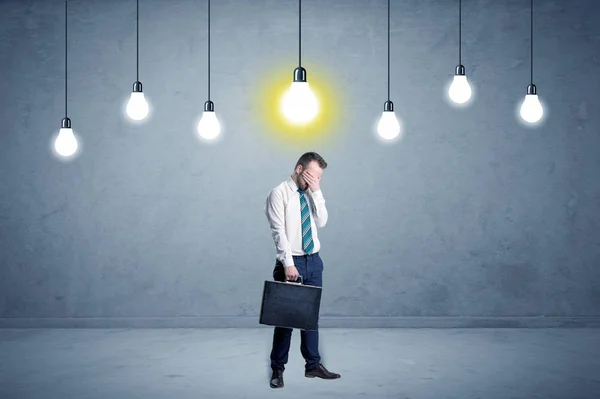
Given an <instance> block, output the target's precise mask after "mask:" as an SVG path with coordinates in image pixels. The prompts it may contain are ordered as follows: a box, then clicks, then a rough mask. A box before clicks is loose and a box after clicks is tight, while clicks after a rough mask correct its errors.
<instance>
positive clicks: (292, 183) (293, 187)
mask: <svg viewBox="0 0 600 399" xmlns="http://www.w3.org/2000/svg"><path fill="white" fill-rule="evenodd" d="M287 184H288V187H289V188H290V190H292V191H293V192H295V193H297V192H298V185H297V184H296V182H295V181H294V179H292V177H291V176H290V178H289V179H288V180H287Z"/></svg>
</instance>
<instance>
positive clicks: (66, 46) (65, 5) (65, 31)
mask: <svg viewBox="0 0 600 399" xmlns="http://www.w3.org/2000/svg"><path fill="white" fill-rule="evenodd" d="M67 115H68V113H67V1H66V0H65V118H67Z"/></svg>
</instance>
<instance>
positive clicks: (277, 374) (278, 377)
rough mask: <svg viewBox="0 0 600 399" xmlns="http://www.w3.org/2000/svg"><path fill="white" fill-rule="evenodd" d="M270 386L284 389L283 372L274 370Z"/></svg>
mask: <svg viewBox="0 0 600 399" xmlns="http://www.w3.org/2000/svg"><path fill="white" fill-rule="evenodd" d="M270 385H271V388H283V370H273V375H272V376H271V382H270Z"/></svg>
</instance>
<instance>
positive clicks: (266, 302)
mask: <svg viewBox="0 0 600 399" xmlns="http://www.w3.org/2000/svg"><path fill="white" fill-rule="evenodd" d="M300 279H302V276H300ZM301 281H302V280H301ZM320 307H321V287H315V286H312V285H303V284H302V283H301V282H300V283H295V282H290V281H287V282H282V281H265V287H264V289H263V297H262V304H261V307H260V320H259V323H260V324H266V325H269V326H275V327H286V328H299V329H301V330H317V329H318V327H317V326H318V322H319V308H320Z"/></svg>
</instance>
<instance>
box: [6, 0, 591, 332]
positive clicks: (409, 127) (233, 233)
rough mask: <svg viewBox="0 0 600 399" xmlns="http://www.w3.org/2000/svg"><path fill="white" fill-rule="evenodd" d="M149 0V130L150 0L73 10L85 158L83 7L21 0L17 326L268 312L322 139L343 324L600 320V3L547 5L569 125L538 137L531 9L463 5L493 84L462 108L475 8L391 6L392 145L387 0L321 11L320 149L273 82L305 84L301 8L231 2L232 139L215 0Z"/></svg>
mask: <svg viewBox="0 0 600 399" xmlns="http://www.w3.org/2000/svg"><path fill="white" fill-rule="evenodd" d="M140 3H141V10H140V34H141V37H140V80H141V81H142V83H143V84H144V91H145V92H146V95H147V97H148V98H149V100H150V102H151V104H152V107H153V113H152V116H151V119H150V120H149V121H148V122H147V123H145V124H143V125H140V126H137V125H132V124H130V123H129V122H127V120H125V118H124V117H123V113H122V108H123V104H124V101H126V100H127V98H128V96H129V93H130V91H131V85H132V83H133V81H134V80H135V1H133V0H131V1H99V0H86V1H83V0H82V1H72V2H70V3H69V7H70V12H69V15H70V20H69V69H68V70H69V117H70V118H71V120H72V122H73V127H74V130H75V131H76V132H77V133H78V134H79V135H80V138H81V143H82V151H81V153H80V155H79V157H78V158H77V159H76V160H74V161H73V162H70V163H63V162H59V161H57V160H56V159H55V158H54V157H53V155H52V153H51V151H50V150H49V147H50V140H51V137H52V135H54V134H55V133H56V132H57V131H58V128H59V127H60V121H61V118H62V117H63V112H64V91H63V90H64V75H63V73H64V72H63V71H64V70H63V68H64V65H63V61H64V58H63V57H64V53H63V46H64V37H63V33H64V31H63V29H64V25H63V12H64V8H63V7H64V3H63V2H61V1H54V0H53V1H2V2H0V55H1V60H2V61H1V62H0V76H1V78H0V96H1V97H0V100H1V107H0V121H1V126H2V128H1V132H2V144H1V145H0V193H1V196H0V262H1V264H0V317H1V318H2V319H1V321H2V323H4V325H7V324H8V325H15V323H17V324H18V321H19V320H21V321H23V320H29V321H28V323H30V324H31V325H40V323H42V321H41V320H42V318H51V319H53V320H71V322H73V320H72V319H71V318H83V319H82V320H84V319H85V320H92V321H93V320H96V321H97V320H113V323H117V322H123V323H125V325H126V324H127V323H134V322H135V320H142V319H140V318H149V319H146V320H154V321H153V322H151V323H150V324H152V323H158V324H160V320H172V321H173V322H172V324H173V325H178V324H185V323H189V320H205V321H206V320H208V321H207V322H208V323H209V324H210V323H213V324H216V325H219V323H220V322H219V320H228V322H227V323H230V324H231V325H236V321H235V320H238V319H236V318H237V317H240V319H239V320H242V318H244V317H245V318H246V319H244V320H250V324H252V323H254V324H256V323H257V317H258V316H257V315H258V312H259V309H260V297H261V293H262V284H263V281H264V280H265V279H270V278H271V272H272V268H273V264H274V255H275V249H274V245H273V242H272V239H271V236H270V232H269V229H268V225H267V222H266V219H265V216H264V214H263V204H264V200H265V197H266V195H267V194H268V192H269V190H270V189H271V188H272V187H274V186H275V185H277V184H278V183H279V182H281V181H283V180H284V179H286V178H287V177H288V176H289V174H290V173H291V171H292V168H293V166H294V163H295V161H296V160H297V158H298V157H299V155H300V154H301V153H303V152H304V151H309V150H315V151H318V152H319V153H321V154H322V155H323V156H324V158H325V159H326V160H327V161H328V163H329V165H330V166H329V168H328V169H327V170H326V171H325V173H324V177H323V180H322V189H323V193H324V195H325V198H326V200H327V205H328V209H329V215H330V216H329V223H328V225H327V226H326V227H325V228H324V229H321V230H320V231H319V234H320V238H321V241H322V245H323V247H322V251H321V255H322V258H323V260H324V263H325V272H324V273H325V274H324V280H325V281H324V291H323V301H322V307H321V315H322V316H323V317H324V318H327V317H331V319H330V320H333V321H332V322H331V323H332V325H336V322H335V320H336V319H335V318H334V317H335V316H345V317H356V319H353V320H355V321H356V324H357V325H360V323H361V321H360V320H379V319H373V318H372V317H377V316H381V317H390V318H398V317H408V316H411V317H423V318H430V317H436V316H443V317H458V316H460V317H471V316H472V317H479V316H480V317H505V318H506V317H508V318H511V317H520V316H531V317H538V316H546V317H550V316H555V317H575V316H587V317H594V316H600V307H599V306H598V304H599V303H600V231H599V228H598V227H599V223H600V210H599V208H598V205H599V203H600V180H599V179H598V170H600V152H599V150H600V134H599V132H600V116H599V113H598V106H599V104H600V103H599V100H598V93H599V92H600V80H599V79H598V72H599V71H600V55H599V52H598V49H600V24H598V21H599V20H600V4H599V2H597V1H595V0H573V1H568V0H546V1H537V2H536V17H535V32H536V42H535V64H534V65H535V75H534V81H535V84H536V85H537V87H538V92H539V94H540V97H541V98H542V99H543V100H544V101H545V103H546V113H547V119H546V120H545V122H544V124H543V125H542V126H540V127H538V128H537V129H530V128H526V127H524V126H522V124H521V123H519V121H518V120H517V117H516V116H515V110H516V108H517V107H518V105H519V103H520V102H521V101H522V98H523V97H524V94H525V88H526V86H527V84H528V83H529V36H528V35H529V2H528V1H525V0H523V1H514V0H510V1H492V0H480V1H476V0H465V1H464V2H463V40H464V41H463V64H464V65H465V66H466V68H467V74H468V76H469V79H470V81H471V82H472V84H473V85H474V87H475V88H476V90H477V92H476V98H475V101H474V103H473V104H472V106H471V107H470V108H468V109H464V110H457V109H454V108H453V107H451V106H449V105H448V103H447V101H446V99H445V94H444V87H445V86H446V84H447V82H448V81H449V80H450V79H451V77H452V73H453V70H454V67H455V65H456V63H457V58H458V55H457V30H458V29H457V17H458V16H457V2H455V1H450V0H429V1H423V0H402V1H400V0H394V1H392V27H393V32H392V44H391V46H392V57H391V65H392V81H391V84H392V90H391V92H392V96H391V97H392V100H393V101H394V104H395V107H396V112H397V114H398V115H399V116H400V117H401V118H402V120H403V123H404V132H405V136H404V138H403V140H402V141H400V142H397V143H395V144H393V145H383V144H382V143H380V142H379V141H378V140H377V139H376V138H375V137H374V133H373V131H374V129H373V126H374V123H375V122H376V120H377V118H378V116H379V115H380V113H381V111H382V107H383V102H384V101H385V100H386V94H387V93H386V90H387V89H386V79H385V78H386V73H387V71H386V61H387V56H386V49H387V42H386V22H387V20H386V11H387V7H386V6H387V3H386V1H385V0H380V1H367V0H336V1H335V2H334V1H315V0H306V1H304V2H303V35H302V37H303V65H304V66H305V67H306V68H307V71H308V77H309V82H310V81H311V78H312V79H313V80H314V81H317V80H320V81H321V82H325V83H324V84H325V86H327V88H328V90H330V92H331V93H333V94H332V96H333V97H332V98H333V99H335V104H334V105H331V104H330V105H329V106H328V107H329V108H327V109H328V115H329V116H330V118H329V124H327V125H326V129H322V131H317V134H315V135H312V136H310V137H307V138H306V140H291V139H289V138H285V137H282V135H281V134H277V133H276V132H275V133H274V132H273V130H274V129H273V127H272V126H270V125H268V124H266V123H265V122H264V115H267V114H269V112H270V111H268V110H267V109H266V108H265V107H264V106H263V104H264V101H263V100H264V96H263V95H262V94H260V93H262V92H261V90H263V89H264V85H265V82H269V79H270V77H273V76H279V75H281V74H284V75H285V74H288V76H289V78H290V80H291V76H292V70H293V68H294V67H295V66H296V63H297V3H296V2H294V1H291V2H290V1H285V2H284V1H275V0H260V1H259V0H253V1H244V0H222V1H219V0H213V2H212V4H213V8H212V17H213V20H212V28H213V30H212V68H211V69H212V82H211V84H212V100H213V101H214V102H215V107H216V110H217V113H218V115H219V118H220V119H221V121H222V123H223V136H222V139H221V140H220V141H219V142H218V143H217V144H214V145H206V144H204V143H202V142H200V141H199V140H197V139H196V133H195V123H196V122H197V118H198V117H199V116H200V114H201V111H202V105H203V103H204V101H205V100H206V72H207V65H206V38H207V35H206V16H207V15H206V2H204V1H182V0H170V1H164V0H163V1H158V0H152V1H141V2H140ZM323 126H325V125H323ZM367 316H368V317H371V318H370V319H369V318H364V319H361V318H363V317H367ZM217 317H221V319H218V318H217ZM190 318H192V319H190ZM115 320H116V321H115ZM339 320H342V319H339ZM345 320H348V319H345ZM410 320H416V321H415V323H418V320H419V319H418V318H417V319H410ZM11 323H12V324H11ZM107 323H109V322H107ZM340 323H341V322H340ZM372 323H374V324H377V323H385V321H376V322H372ZM42 324H43V323H42ZM100 324H102V323H100ZM109 324H110V323H109ZM342 324H343V323H342ZM339 325H341V324H339Z"/></svg>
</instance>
